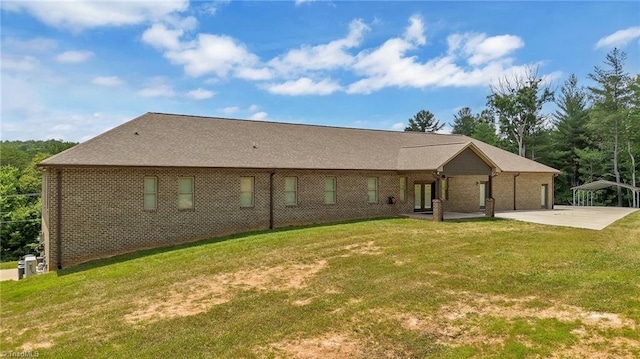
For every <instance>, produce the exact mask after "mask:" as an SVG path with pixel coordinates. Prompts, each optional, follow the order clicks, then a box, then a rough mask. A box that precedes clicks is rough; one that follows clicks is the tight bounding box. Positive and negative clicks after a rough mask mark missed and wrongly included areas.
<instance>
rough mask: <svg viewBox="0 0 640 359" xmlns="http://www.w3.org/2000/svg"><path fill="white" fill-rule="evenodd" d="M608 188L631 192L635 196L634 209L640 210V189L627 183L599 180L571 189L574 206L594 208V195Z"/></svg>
mask: <svg viewBox="0 0 640 359" xmlns="http://www.w3.org/2000/svg"><path fill="white" fill-rule="evenodd" d="M608 187H622V188H626V189H628V190H629V191H631V194H632V196H633V202H632V207H633V208H640V187H634V186H632V185H628V184H625V183H617V182H611V181H605V180H598V181H594V182H590V183H585V184H583V185H580V186H575V187H571V190H572V191H573V205H574V206H593V193H594V192H595V191H597V190H599V189H603V188H608Z"/></svg>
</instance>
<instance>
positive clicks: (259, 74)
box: [235, 67, 274, 81]
mask: <svg viewBox="0 0 640 359" xmlns="http://www.w3.org/2000/svg"><path fill="white" fill-rule="evenodd" d="M235 75H236V76H237V77H239V78H241V79H245V80H253V81H259V80H269V79H271V78H273V76H274V75H273V72H272V71H271V70H270V69H269V68H266V67H264V68H261V69H255V68H248V67H242V68H238V69H237V70H236V71H235Z"/></svg>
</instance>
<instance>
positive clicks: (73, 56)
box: [56, 50, 93, 64]
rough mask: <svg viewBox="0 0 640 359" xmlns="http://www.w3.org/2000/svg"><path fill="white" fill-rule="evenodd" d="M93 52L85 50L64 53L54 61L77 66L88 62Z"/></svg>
mask: <svg viewBox="0 0 640 359" xmlns="http://www.w3.org/2000/svg"><path fill="white" fill-rule="evenodd" d="M92 56H93V52H91V51H87V50H78V51H65V52H63V53H61V54H59V55H58V56H56V61H58V62H61V63H65V64H78V63H81V62H85V61H87V60H89V59H90V58H91V57H92Z"/></svg>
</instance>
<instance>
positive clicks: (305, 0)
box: [296, 0, 317, 6]
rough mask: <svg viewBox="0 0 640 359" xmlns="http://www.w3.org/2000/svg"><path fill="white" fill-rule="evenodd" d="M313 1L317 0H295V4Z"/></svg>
mask: <svg viewBox="0 0 640 359" xmlns="http://www.w3.org/2000/svg"><path fill="white" fill-rule="evenodd" d="M315 1H317V0H296V6H300V5H302V4H309V3H312V2H315Z"/></svg>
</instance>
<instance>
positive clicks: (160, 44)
mask: <svg viewBox="0 0 640 359" xmlns="http://www.w3.org/2000/svg"><path fill="white" fill-rule="evenodd" d="M183 33H184V31H182V30H169V29H168V28H167V27H166V26H165V25H164V24H153V26H151V27H150V28H148V29H147V30H146V31H145V32H144V33H143V34H142V41H144V42H146V43H147V44H149V45H151V46H153V47H155V48H157V49H160V50H165V49H169V50H177V49H179V48H180V37H181V36H182V34H183Z"/></svg>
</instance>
